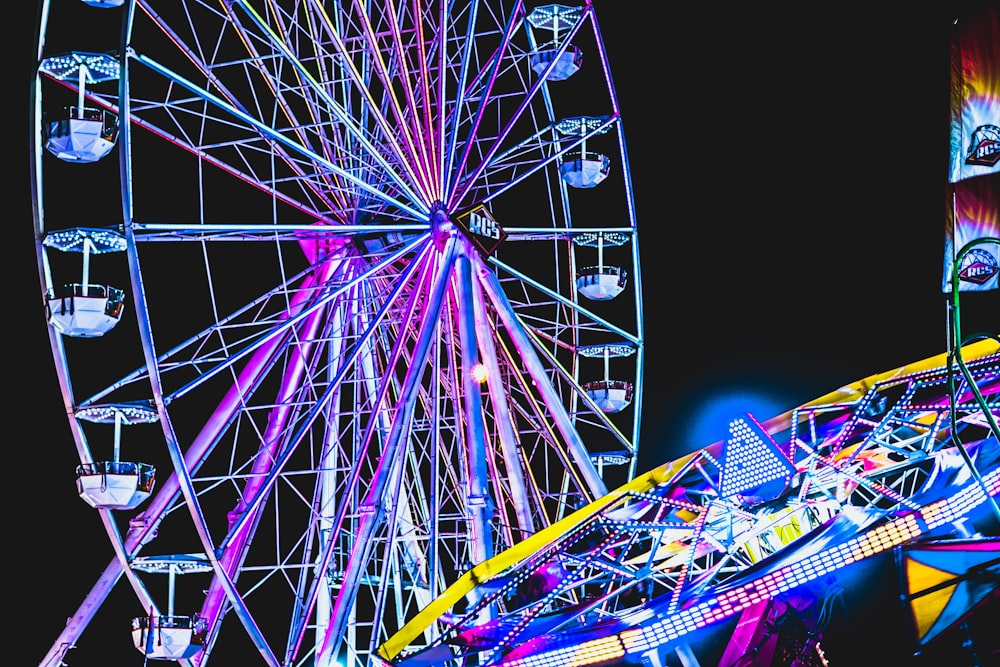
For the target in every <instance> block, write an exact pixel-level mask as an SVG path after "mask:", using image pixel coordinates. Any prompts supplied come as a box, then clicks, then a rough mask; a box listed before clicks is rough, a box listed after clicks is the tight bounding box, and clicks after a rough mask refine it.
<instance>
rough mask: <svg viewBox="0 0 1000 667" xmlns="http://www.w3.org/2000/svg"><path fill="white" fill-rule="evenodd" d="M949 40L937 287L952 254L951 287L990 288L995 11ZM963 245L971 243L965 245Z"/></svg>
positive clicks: (998, 266) (994, 254) (994, 262)
mask: <svg viewBox="0 0 1000 667" xmlns="http://www.w3.org/2000/svg"><path fill="white" fill-rule="evenodd" d="M953 30H954V32H953V34H952V44H951V137H950V153H949V170H948V180H949V183H950V186H949V188H948V209H947V224H946V230H945V256H944V274H943V280H942V289H943V291H945V292H950V291H951V289H952V281H953V268H954V265H955V261H956V259H957V258H958V257H959V255H960V254H962V253H963V251H965V254H964V255H963V257H962V261H961V267H960V268H959V278H958V289H959V291H987V290H995V289H997V288H998V273H1000V246H998V244H997V243H989V242H979V243H977V241H979V240H981V239H990V238H992V239H998V238H1000V220H998V218H1000V185H998V178H1000V58H998V57H997V54H998V53H1000V11H998V10H997V9H993V8H991V9H988V10H985V11H983V12H980V13H978V14H976V15H974V16H973V17H971V18H970V19H969V20H965V21H959V22H958V23H956V24H955V27H954V29H953ZM970 244H972V245H971V246H970Z"/></svg>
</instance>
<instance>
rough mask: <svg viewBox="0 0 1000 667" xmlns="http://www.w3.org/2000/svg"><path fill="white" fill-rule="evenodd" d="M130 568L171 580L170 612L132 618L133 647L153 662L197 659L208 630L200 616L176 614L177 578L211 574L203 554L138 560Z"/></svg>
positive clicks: (169, 593)
mask: <svg viewBox="0 0 1000 667" xmlns="http://www.w3.org/2000/svg"><path fill="white" fill-rule="evenodd" d="M130 567H131V568H132V569H133V570H136V571H138V572H146V573H150V574H167V575H169V577H170V581H169V584H168V595H169V597H168V602H167V613H165V614H160V613H158V612H156V611H155V610H154V609H151V610H150V613H149V615H147V616H137V617H135V618H133V619H132V645H133V646H135V648H136V650H137V651H139V652H140V653H142V654H143V655H145V656H146V657H147V658H149V659H151V660H187V659H189V658H193V657H194V656H196V655H197V654H198V652H199V651H201V650H202V649H203V648H204V647H205V640H206V638H207V636H208V628H207V624H206V623H205V621H204V620H203V619H201V618H200V617H199V616H198V614H192V615H190V616H184V615H177V614H174V597H175V589H176V585H177V575H180V574H192V573H198V572H202V573H205V572H211V571H212V565H211V563H209V562H208V559H207V558H206V557H205V555H204V554H172V555H168V556H153V557H148V558H145V557H140V558H136V559H135V560H133V561H132V563H131V564H130Z"/></svg>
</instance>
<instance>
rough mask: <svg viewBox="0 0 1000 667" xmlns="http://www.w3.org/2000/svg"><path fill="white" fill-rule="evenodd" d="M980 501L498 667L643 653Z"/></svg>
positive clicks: (959, 503)
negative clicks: (646, 619)
mask: <svg viewBox="0 0 1000 667" xmlns="http://www.w3.org/2000/svg"><path fill="white" fill-rule="evenodd" d="M983 481H984V482H985V483H986V487H987V488H988V489H989V493H990V495H991V496H996V495H997V494H998V493H1000V469H994V470H992V471H991V472H990V473H989V474H987V475H985V476H984V477H983ZM985 501H986V494H984V493H983V490H982V488H981V487H980V486H979V485H978V484H976V483H973V484H969V485H967V486H965V487H964V488H962V489H961V490H959V491H957V492H956V493H954V494H953V495H952V496H951V497H949V498H943V499H941V500H939V501H937V502H934V503H930V504H929V505H926V506H924V507H923V508H921V509H920V510H918V511H916V512H912V513H910V514H907V515H905V516H901V517H899V518H897V519H894V520H893V521H890V522H888V523H885V524H882V525H880V526H877V527H875V528H873V529H871V530H869V531H867V532H865V533H864V534H862V535H859V536H857V537H854V538H852V539H850V540H847V541H846V542H844V543H842V544H838V545H836V546H832V547H829V548H827V549H824V550H823V551H821V552H819V553H816V554H813V555H812V556H808V557H807V558H804V559H803V560H801V561H798V562H796V563H793V564H791V565H786V566H785V567H782V568H780V569H778V570H775V571H774V572H770V573H768V574H765V575H764V576H762V577H760V578H758V579H755V580H754V581H751V582H747V583H746V584H743V585H742V586H739V587H738V588H735V589H733V590H730V591H726V592H725V593H722V594H720V595H718V596H716V597H713V598H712V599H710V600H707V601H705V602H701V603H699V604H696V605H694V606H692V607H689V608H687V609H683V610H681V611H679V612H676V613H674V614H671V615H669V616H668V617H666V618H662V619H659V620H656V621H654V622H652V623H649V624H648V625H645V626H643V627H638V628H631V629H628V630H623V631H622V632H619V633H617V634H615V635H612V636H609V637H602V638H600V639H593V640H590V641H585V642H579V643H575V644H573V645H572V646H563V647H559V648H555V649H552V650H549V651H546V652H544V653H539V654H535V655H530V656H519V657H515V658H512V659H509V660H504V661H501V662H500V663H498V664H501V665H504V666H505V667H557V666H558V667H580V666H582V665H592V664H595V663H598V662H602V661H605V660H612V659H614V658H619V657H621V656H622V655H624V654H626V653H643V652H645V651H648V650H650V649H653V648H656V647H657V646H660V645H661V644H664V643H666V642H669V641H673V640H675V639H679V638H680V637H683V636H684V635H686V634H688V633H690V632H693V631H695V630H698V629H700V628H703V627H705V626H707V625H710V624H712V623H715V622H717V621H720V620H723V619H725V618H728V617H730V616H732V615H734V614H737V613H739V612H741V611H743V610H744V609H745V608H747V607H748V606H750V605H752V604H754V603H756V602H760V601H762V600H766V599H769V598H771V597H773V596H775V595H777V594H779V593H783V592H785V591H788V590H791V589H793V588H796V587H798V586H801V585H803V584H806V583H808V582H810V581H812V580H814V579H816V578H818V577H821V576H823V575H826V574H829V573H830V572H833V571H834V570H838V569H840V568H842V567H845V566H848V565H851V564H853V563H857V562H859V561H862V560H864V559H866V558H868V557H870V556H874V555H876V554H879V553H882V552H883V551H886V550H888V549H891V548H893V547H895V546H897V545H899V544H903V543H904V542H907V541H910V540H912V539H914V538H916V537H919V536H920V535H922V534H923V533H925V532H927V531H929V530H932V529H934V528H937V527H939V526H942V525H944V524H947V523H949V522H952V521H954V520H955V519H958V518H960V517H962V516H965V515H966V514H968V513H969V512H970V511H971V510H972V509H973V508H975V507H977V506H979V505H981V504H983V503H984V502H985ZM556 641H558V639H557V640H556Z"/></svg>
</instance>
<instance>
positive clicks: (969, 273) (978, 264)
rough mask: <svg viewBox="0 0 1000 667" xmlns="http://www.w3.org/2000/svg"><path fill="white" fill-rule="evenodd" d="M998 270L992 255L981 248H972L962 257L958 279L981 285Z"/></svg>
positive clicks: (999, 269) (999, 268)
mask: <svg viewBox="0 0 1000 667" xmlns="http://www.w3.org/2000/svg"><path fill="white" fill-rule="evenodd" d="M997 271H1000V267H998V266H997V260H996V258H995V257H993V255H991V254H990V253H988V252H986V251H985V250H983V249H981V248H973V249H972V250H970V251H969V254H967V255H966V256H965V257H963V258H962V266H961V267H959V270H958V278H959V280H964V281H965V282H967V283H973V284H975V285H982V284H983V283H985V282H986V281H987V280H989V279H990V278H992V277H993V276H995V275H996V274H997Z"/></svg>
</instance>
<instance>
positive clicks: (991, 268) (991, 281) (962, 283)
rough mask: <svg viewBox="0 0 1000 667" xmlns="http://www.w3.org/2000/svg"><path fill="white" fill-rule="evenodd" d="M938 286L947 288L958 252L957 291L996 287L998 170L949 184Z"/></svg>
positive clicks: (999, 262) (999, 280) (999, 272)
mask: <svg viewBox="0 0 1000 667" xmlns="http://www.w3.org/2000/svg"><path fill="white" fill-rule="evenodd" d="M948 189H949V191H950V193H951V201H950V203H949V206H948V212H947V216H946V237H945V262H944V275H943V277H942V289H943V290H944V291H945V292H950V291H951V286H952V280H953V278H954V277H953V275H952V269H953V267H954V265H955V260H956V259H958V255H959V253H962V251H963V249H965V252H964V254H963V255H962V258H961V261H960V262H959V266H958V275H957V282H958V290H959V291H960V292H972V291H987V290H995V289H997V288H998V286H1000V243H996V242H989V241H987V240H986V239H1000V173H997V174H992V175H990V176H977V177H976V178H970V179H966V180H964V181H959V182H958V183H952V184H951V185H950V186H949V188H948Z"/></svg>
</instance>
